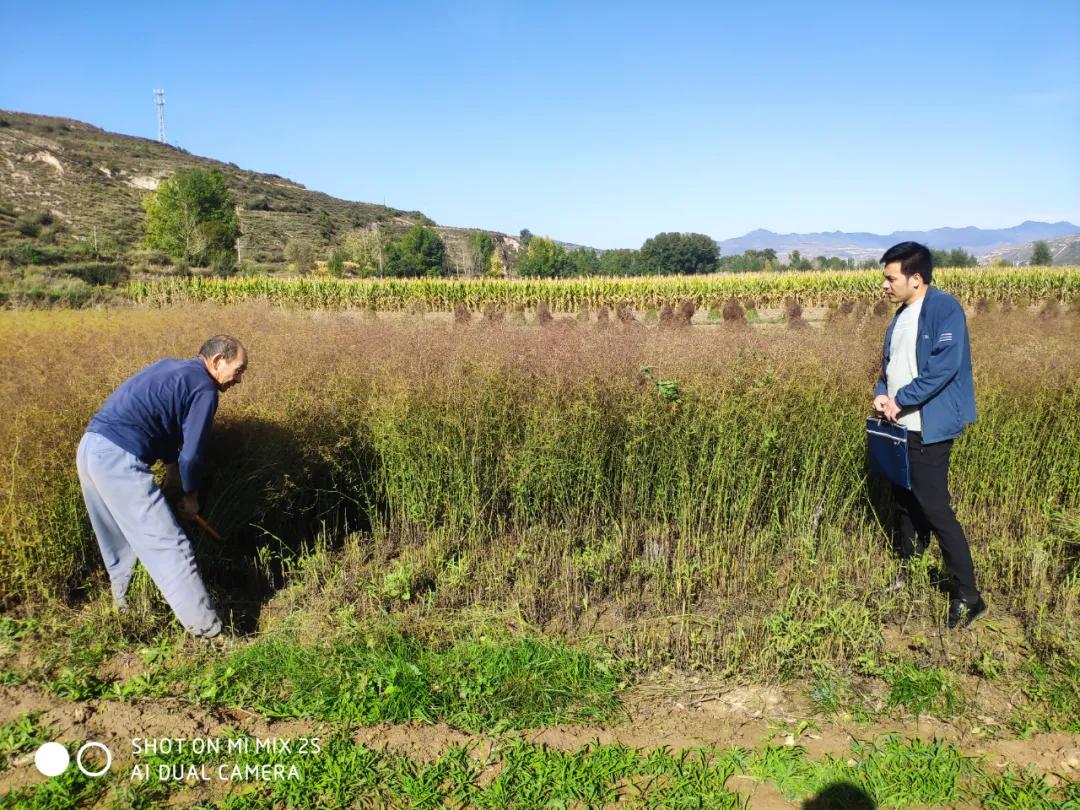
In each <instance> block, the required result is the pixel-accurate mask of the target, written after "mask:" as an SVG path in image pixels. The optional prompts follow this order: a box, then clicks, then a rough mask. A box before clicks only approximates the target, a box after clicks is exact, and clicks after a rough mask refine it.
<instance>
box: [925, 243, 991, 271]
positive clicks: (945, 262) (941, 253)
mask: <svg viewBox="0 0 1080 810" xmlns="http://www.w3.org/2000/svg"><path fill="white" fill-rule="evenodd" d="M930 256H931V258H932V259H933V261H934V267H978V266H979V260H978V259H977V258H975V256H973V255H972V254H970V253H968V252H967V251H966V250H964V249H963V248H954V249H952V250H931V251H930Z"/></svg>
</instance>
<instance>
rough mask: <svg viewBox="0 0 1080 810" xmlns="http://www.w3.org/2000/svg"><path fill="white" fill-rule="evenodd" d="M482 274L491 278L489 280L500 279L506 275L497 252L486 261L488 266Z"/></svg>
mask: <svg viewBox="0 0 1080 810" xmlns="http://www.w3.org/2000/svg"><path fill="white" fill-rule="evenodd" d="M484 274H485V275H488V276H491V278H502V277H503V276H505V275H506V265H505V264H504V263H503V259H502V256H500V255H499V251H497V250H496V251H495V252H494V253H492V254H491V258H490V259H489V260H488V265H487V268H486V269H485V270H484Z"/></svg>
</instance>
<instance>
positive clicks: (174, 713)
mask: <svg viewBox="0 0 1080 810" xmlns="http://www.w3.org/2000/svg"><path fill="white" fill-rule="evenodd" d="M627 704H628V715H627V717H626V718H625V719H623V720H621V721H619V722H617V723H615V724H612V725H608V726H581V725H559V726H552V727H548V728H544V729H540V730H535V731H523V732H515V733H513V734H512V735H506V736H517V737H520V738H521V739H524V740H527V741H529V742H531V743H535V744H542V745H547V746H550V747H552V748H557V749H560V750H567V751H570V750H576V749H578V748H580V747H582V746H584V745H586V744H589V743H595V742H599V743H601V744H607V743H614V742H619V743H622V744H624V745H627V746H629V747H633V748H644V749H652V748H656V747H660V746H667V747H669V748H672V749H682V748H692V747H698V746H718V747H724V748H726V747H731V746H744V747H747V748H753V747H757V746H760V745H762V744H763V743H764V742H765V741H766V740H767V739H768V738H770V737H771V738H772V742H773V743H779V744H783V743H787V744H794V743H795V742H796V740H795V738H794V736H792V735H791V734H790V732H791V731H793V730H794V729H795V726H794V724H797V723H798V721H799V720H800V719H802V718H805V717H807V716H809V714H810V713H809V707H808V706H807V705H806V703H805V698H804V697H802V696H801V694H800V693H798V692H796V691H795V690H785V689H782V688H778V687H757V686H754V687H737V688H731V689H728V690H727V691H725V692H723V693H717V694H706V695H701V694H695V693H683V694H679V695H675V696H671V695H668V696H664V697H660V696H657V695H656V694H655V693H650V692H648V691H646V690H637V691H632V692H630V693H629V694H628V695H627ZM24 712H40V713H41V722H42V723H44V724H47V725H48V726H50V727H51V728H52V729H53V731H54V738H55V739H57V740H60V741H65V742H79V741H86V740H95V741H98V742H102V743H105V744H106V745H108V746H109V747H110V749H111V750H112V751H113V754H114V757H115V758H114V763H113V771H114V772H124V771H125V770H126V771H128V772H130V769H131V767H132V765H133V764H134V762H135V757H134V752H133V750H132V746H133V744H132V738H136V737H138V738H142V739H163V738H185V739H186V740H189V741H190V740H192V739H194V738H214V737H221V736H224V735H227V734H229V733H236V732H239V733H241V734H246V735H250V736H252V737H257V738H267V737H273V738H278V739H285V738H291V739H297V738H300V737H312V736H319V737H323V738H326V737H328V736H330V734H331V733H332V732H333V730H334V727H333V725H331V724H328V723H320V722H314V721H304V720H290V721H276V722H275V721H267V720H266V719H265V718H263V717H261V716H259V715H257V714H254V713H251V712H247V711H244V710H239V709H221V710H214V709H206V708H203V707H197V706H191V705H188V704H185V703H183V702H181V701H178V700H175V699H168V700H148V701H142V700H137V701H132V702H130V703H121V702H118V701H111V700H109V701H101V700H91V701H83V702H76V701H70V700H65V699H63V698H58V697H56V696H54V695H51V694H49V693H47V692H45V691H43V690H41V689H38V688H36V687H32V686H16V687H0V724H4V723H8V722H10V721H12V720H14V719H15V718H17V717H18V716H19V715H21V714H23V713H24ZM784 724H787V726H786V727H785V726H784ZM818 725H819V726H820V730H814V729H812V728H811V729H809V730H806V731H804V732H803V734H802V735H801V736H800V737H799V739H798V740H797V742H798V743H799V744H800V745H803V746H804V747H805V748H806V749H807V751H808V752H809V754H810V756H811V757H814V758H820V757H823V756H825V755H826V754H832V755H835V756H843V755H844V754H846V753H848V752H849V751H850V748H849V746H850V743H851V740H852V739H860V740H869V739H874V738H876V737H878V736H879V735H881V734H885V733H888V732H897V733H900V734H903V735H905V736H907V737H921V738H924V739H929V738H934V737H936V738H939V739H942V740H946V741H948V742H950V743H953V744H954V745H956V746H957V747H959V748H960V749H961V750H962V751H963V752H964V753H965V754H971V755H984V756H985V757H986V758H987V759H986V762H987V765H988V766H990V767H996V768H1002V767H1005V766H1007V765H1009V764H1015V765H1019V766H1021V767H1026V766H1029V765H1031V766H1034V767H1035V768H1036V769H1038V770H1039V771H1040V772H1042V773H1044V774H1052V775H1054V776H1052V777H1051V778H1050V781H1051V782H1059V781H1063V780H1070V781H1071V780H1075V779H1080V735H1078V734H1066V733H1054V734H1038V735H1034V736H1033V737H1031V738H1030V739H1026V740H1021V739H995V740H990V739H983V738H981V737H980V736H979V735H978V734H976V733H973V732H972V731H971V728H972V726H971V725H970V724H966V723H962V722H957V723H955V724H950V723H945V722H941V721H936V720H923V721H921V722H919V723H918V724H916V723H908V724H904V723H902V722H899V721H897V722H883V723H874V724H848V725H845V724H838V723H829V722H827V721H823V720H822V721H818ZM353 738H354V739H355V741H356V742H358V743H364V744H366V745H368V746H370V747H373V748H377V749H383V750H389V751H393V752H396V753H400V754H404V755H407V756H409V757H410V758H412V759H415V760H418V761H424V762H426V761H431V760H433V759H435V758H437V757H438V756H439V755H440V754H441V753H442V752H443V751H445V750H446V749H447V748H449V747H451V746H455V745H469V746H474V755H475V756H477V757H481V758H482V757H484V756H486V754H487V752H488V751H489V750H490V747H491V745H492V744H493V742H494V741H495V740H496V739H497V738H496V737H493V736H492V735H483V734H470V733H466V732H462V731H458V730H455V729H452V728H450V727H448V726H446V725H443V724H436V725H423V724H406V725H387V724H384V725H377V726H371V727H366V728H361V729H358V730H357V731H356V732H355V733H354V735H353ZM43 778H44V777H42V776H40V775H39V774H38V773H37V771H36V770H35V769H34V768H33V766H32V755H24V756H23V757H21V758H20V759H17V760H16V762H15V763H14V767H12V768H10V769H8V771H7V772H6V773H4V774H3V775H2V776H0V794H2V793H5V792H7V791H9V790H11V789H13V788H16V787H21V786H23V785H26V784H31V783H34V782H38V781H41V780H42V779H43ZM732 788H733V789H738V790H740V792H750V791H753V796H754V798H753V800H752V803H751V806H752V807H788V806H790V805H789V804H788V803H786V802H785V801H784V800H783V799H781V798H779V797H777V796H773V795H772V792H770V790H767V789H765V786H761V785H757V784H756V783H752V782H747V783H746V784H745V785H742V784H740V785H734V784H733V785H732ZM777 802H779V803H777Z"/></svg>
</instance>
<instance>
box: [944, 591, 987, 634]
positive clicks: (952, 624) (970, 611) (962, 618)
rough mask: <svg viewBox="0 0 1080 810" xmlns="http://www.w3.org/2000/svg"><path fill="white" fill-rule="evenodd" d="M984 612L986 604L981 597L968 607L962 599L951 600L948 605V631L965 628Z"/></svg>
mask: <svg viewBox="0 0 1080 810" xmlns="http://www.w3.org/2000/svg"><path fill="white" fill-rule="evenodd" d="M986 610H987V608H986V602H985V601H983V598H982V597H981V596H980V597H979V598H978V600H977V601H976V602H975V603H974V604H972V605H969V604H968V603H967V602H965V601H964V600H963V599H953V600H952V602H950V603H949V629H950V630H953V629H955V628H957V627H967V626H968V625H969V624H971V623H972V622H973V621H975V620H976V619H978V618H980V617H981V616H982V615H983V614H985V613H986Z"/></svg>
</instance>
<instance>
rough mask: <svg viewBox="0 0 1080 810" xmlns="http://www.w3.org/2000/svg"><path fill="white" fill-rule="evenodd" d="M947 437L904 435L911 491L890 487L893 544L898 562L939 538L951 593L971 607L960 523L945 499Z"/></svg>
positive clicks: (969, 567) (973, 593) (971, 581)
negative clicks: (893, 503)
mask: <svg viewBox="0 0 1080 810" xmlns="http://www.w3.org/2000/svg"><path fill="white" fill-rule="evenodd" d="M952 444H953V443H952V439H949V440H947V441H944V442H934V443H933V444H923V442H922V434H920V433H917V432H915V431H911V432H909V433H908V461H909V464H910V466H911V490H910V491H908V490H906V489H904V488H903V487H899V486H896V485H895V484H894V485H893V494H894V495H895V497H896V534H895V535H894V537H893V544H894V547H895V550H896V553H897V555H898V556H899V557H900V559H902V560H907V559H910V558H911V557H914V556H915V555H916V554H921V553H923V552H924V551H925V550H926V547H927V546H928V545H929V543H930V533H931V532H933V533H934V534H936V535H937V537H938V543H940V544H941V556H942V558H943V559H944V560H945V567H946V568H948V570H949V574H950V575H951V576H952V594H953V596H954V597H959V598H961V599H963V600H964V601H965V602H967V603H969V604H972V603H974V602H975V601H976V600H977V599H978V598H979V589H978V588H977V587H976V585H975V566H974V564H973V563H972V562H971V549H970V548H969V547H968V541H967V537H965V536H964V529H963V527H962V526H961V525H960V521H958V520H957V519H956V514H955V513H954V512H953V508H952V503H951V499H950V496H949V456H950V454H951V453H952Z"/></svg>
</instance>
